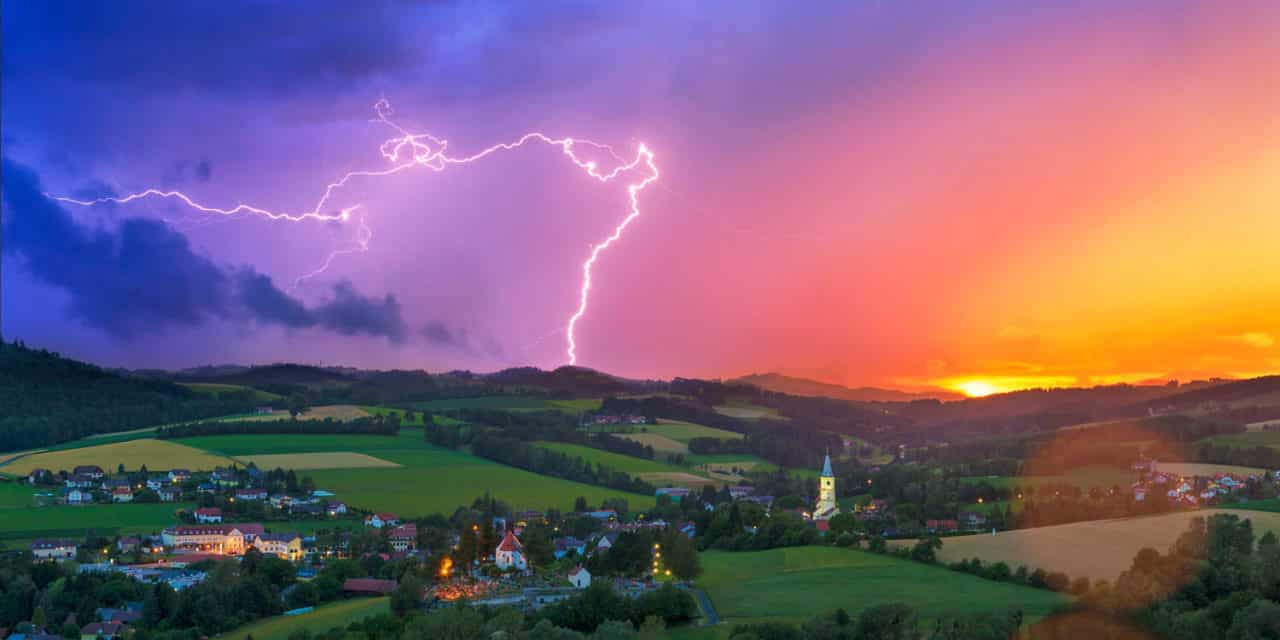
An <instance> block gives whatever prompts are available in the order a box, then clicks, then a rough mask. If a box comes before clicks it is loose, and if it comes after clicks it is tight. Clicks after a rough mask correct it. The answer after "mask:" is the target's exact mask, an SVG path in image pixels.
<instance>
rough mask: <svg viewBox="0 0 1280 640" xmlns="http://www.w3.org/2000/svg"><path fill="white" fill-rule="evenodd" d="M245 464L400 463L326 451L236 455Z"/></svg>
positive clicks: (339, 466)
mask: <svg viewBox="0 0 1280 640" xmlns="http://www.w3.org/2000/svg"><path fill="white" fill-rule="evenodd" d="M236 460H238V461H240V462H241V463H243V464H246V465H247V464H249V463H250V462H252V463H253V464H255V465H257V467H258V468H259V469H275V468H281V469H297V470H299V471H301V470H303V469H362V468H363V469H372V468H378V467H398V466H400V465H398V464H396V463H394V462H389V461H387V460H383V459H382V458H375V457H373V456H371V455H367V454H363V453H352V452H350V451H326V452H322V453H272V454H261V455H253V456H236Z"/></svg>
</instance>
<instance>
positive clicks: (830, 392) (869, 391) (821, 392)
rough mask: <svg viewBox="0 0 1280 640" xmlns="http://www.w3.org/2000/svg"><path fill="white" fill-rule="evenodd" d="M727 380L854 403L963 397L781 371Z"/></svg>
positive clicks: (961, 396) (779, 391)
mask: <svg viewBox="0 0 1280 640" xmlns="http://www.w3.org/2000/svg"><path fill="white" fill-rule="evenodd" d="M726 382H730V383H738V384H749V385H751V386H754V387H759V388H761V389H765V390H767V391H776V392H778V393H788V394H791V395H793V396H809V397H823V398H837V399H840V400H851V401H853V402H911V401H913V400H963V399H964V396H963V395H961V394H959V393H953V392H950V391H943V390H941V389H939V390H937V391H922V392H917V393H913V392H910V391H899V390H897V389H881V388H879V387H846V386H844V385H839V384H831V383H829V382H820V381H818V380H810V379H808V378H796V377H793V376H786V375H782V374H781V373H772V372H770V373H752V374H750V375H745V376H740V377H737V378H733V379H732V380H727V381H726Z"/></svg>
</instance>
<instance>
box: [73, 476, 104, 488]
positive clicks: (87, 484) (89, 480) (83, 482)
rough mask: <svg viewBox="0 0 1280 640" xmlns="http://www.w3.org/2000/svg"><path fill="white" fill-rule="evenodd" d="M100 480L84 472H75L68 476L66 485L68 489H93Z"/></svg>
mask: <svg viewBox="0 0 1280 640" xmlns="http://www.w3.org/2000/svg"><path fill="white" fill-rule="evenodd" d="M97 484H98V481H97V480H95V479H94V478H93V477H92V476H89V475H85V474H83V473H73V474H71V475H70V476H68V477H67V480H66V485H67V488H68V489H92V488H93V487H95V486H97Z"/></svg>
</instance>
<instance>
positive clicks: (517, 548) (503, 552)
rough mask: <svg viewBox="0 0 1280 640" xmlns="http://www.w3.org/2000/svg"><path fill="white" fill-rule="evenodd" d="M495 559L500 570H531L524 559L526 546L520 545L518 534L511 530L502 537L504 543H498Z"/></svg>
mask: <svg viewBox="0 0 1280 640" xmlns="http://www.w3.org/2000/svg"><path fill="white" fill-rule="evenodd" d="M493 559H494V562H495V563H496V564H497V565H498V568H499V569H502V570H503V571H506V570H508V569H515V570H516V571H524V570H525V569H528V568H529V565H528V563H526V562H525V559H524V545H523V544H520V540H519V539H517V538H516V534H514V533H512V532H511V530H509V529H508V530H507V534H506V535H504V536H502V542H499V543H498V549H497V551H495V552H494V554H493Z"/></svg>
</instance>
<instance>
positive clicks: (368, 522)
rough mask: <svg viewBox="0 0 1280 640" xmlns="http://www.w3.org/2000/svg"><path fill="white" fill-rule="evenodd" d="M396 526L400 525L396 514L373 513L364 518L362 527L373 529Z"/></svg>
mask: <svg viewBox="0 0 1280 640" xmlns="http://www.w3.org/2000/svg"><path fill="white" fill-rule="evenodd" d="M398 524H400V518H398V517H396V514H394V513H375V514H373V515H371V516H365V518H364V525H365V526H366V527H373V528H374V529H381V528H383V527H394V526H396V525H398Z"/></svg>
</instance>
